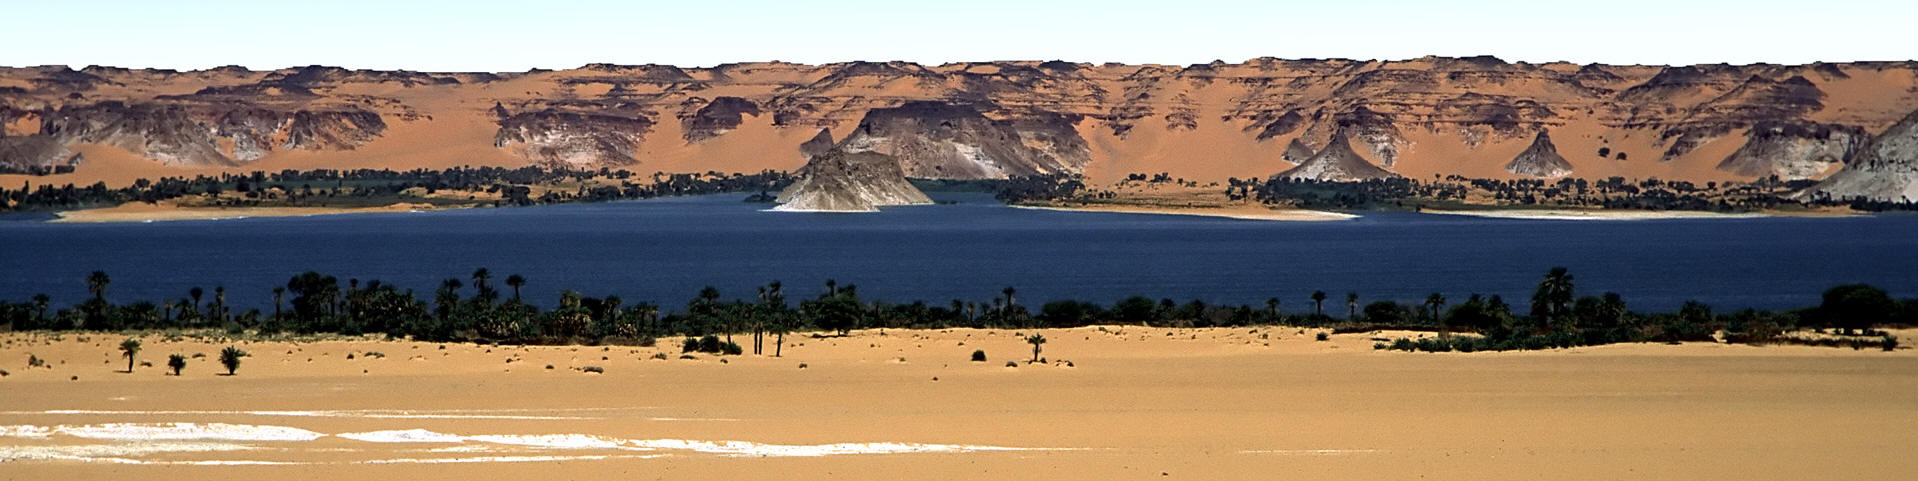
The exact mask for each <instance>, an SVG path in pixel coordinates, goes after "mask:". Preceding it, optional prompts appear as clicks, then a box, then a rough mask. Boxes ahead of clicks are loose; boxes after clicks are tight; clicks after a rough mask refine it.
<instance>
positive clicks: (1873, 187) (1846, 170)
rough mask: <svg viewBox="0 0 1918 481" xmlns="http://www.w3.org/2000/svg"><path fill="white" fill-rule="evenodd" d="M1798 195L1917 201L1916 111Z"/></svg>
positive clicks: (1917, 136) (1917, 139) (1917, 151)
mask: <svg viewBox="0 0 1918 481" xmlns="http://www.w3.org/2000/svg"><path fill="white" fill-rule="evenodd" d="M1799 195H1800V196H1802V197H1826V198H1832V199H1856V198H1865V199H1870V200H1876V201H1890V202H1912V201H1918V111H1914V112H1912V113H1911V114H1910V115H1906V116H1905V118H1904V120H1901V121H1899V122H1898V123H1897V124H1896V125H1893V126H1892V127H1891V128H1890V129H1886V130H1885V131H1884V133H1881V134H1878V136H1877V137H1873V138H1872V139H1871V141H1870V142H1869V143H1866V144H1865V145H1864V146H1863V147H1861V148H1860V149H1859V150H1858V155H1857V156H1856V157H1855V158H1853V159H1852V161H1851V162H1850V163H1847V164H1845V166H1844V167H1843V168H1841V169H1839V170H1838V172H1837V173H1834V174H1832V175H1831V177H1828V178H1826V179H1825V180H1824V181H1822V182H1819V183H1818V184H1817V185H1814V186H1812V187H1810V188H1808V189H1806V190H1805V191H1804V192H1801V193H1800V194H1799Z"/></svg>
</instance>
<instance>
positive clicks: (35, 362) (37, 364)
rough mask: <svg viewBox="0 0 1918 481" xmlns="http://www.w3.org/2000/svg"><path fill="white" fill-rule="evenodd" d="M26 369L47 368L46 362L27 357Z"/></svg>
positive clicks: (31, 356)
mask: <svg viewBox="0 0 1918 481" xmlns="http://www.w3.org/2000/svg"><path fill="white" fill-rule="evenodd" d="M27 367H47V360H46V359H41V358H40V356H35V355H32V354H28V355H27Z"/></svg>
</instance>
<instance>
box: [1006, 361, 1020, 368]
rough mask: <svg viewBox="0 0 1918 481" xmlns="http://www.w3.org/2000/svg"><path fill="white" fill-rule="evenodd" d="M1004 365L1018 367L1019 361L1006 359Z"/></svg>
mask: <svg viewBox="0 0 1918 481" xmlns="http://www.w3.org/2000/svg"><path fill="white" fill-rule="evenodd" d="M1006 367H1019V363H1016V362H1012V361H1006Z"/></svg>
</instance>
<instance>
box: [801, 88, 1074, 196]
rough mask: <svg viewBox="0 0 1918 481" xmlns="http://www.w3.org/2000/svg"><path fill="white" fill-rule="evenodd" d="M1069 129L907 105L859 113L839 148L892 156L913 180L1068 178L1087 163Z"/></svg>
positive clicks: (944, 106)
mask: <svg viewBox="0 0 1918 481" xmlns="http://www.w3.org/2000/svg"><path fill="white" fill-rule="evenodd" d="M1075 124H1076V122H1075V121H1074V120H1073V119H1072V118H1070V117H1067V116H1061V115H1040V116H1032V117H1024V118H1014V119H1006V120H992V119H988V118H986V116H985V115H983V114H981V113H980V112H979V111H978V110H977V109H975V108H974V107H972V106H970V105H963V104H951V103H946V102H909V103H906V104H905V105H901V106H899V107H894V108H882V109H873V110H872V111H870V112H867V113H866V116H865V118H864V119H862V120H860V121H859V127H858V128H857V129H854V130H853V133H852V135H851V136H850V137H847V138H846V140H844V141H841V142H840V143H839V148H840V149H843V150H846V151H847V152H879V153H883V154H887V155H890V156H893V157H895V158H897V159H899V162H900V164H901V167H902V168H903V169H904V170H905V172H906V175H907V176H910V177H916V178H926V179H989V178H1006V177H1008V176H1023V175H1034V174H1070V173H1078V172H1080V171H1081V170H1083V169H1084V168H1085V164H1086V162H1087V161H1088V160H1090V151H1089V149H1088V148H1087V147H1086V142H1085V139H1084V138H1082V137H1080V136H1079V133H1078V131H1077V130H1076V129H1075V128H1074V125H1075Z"/></svg>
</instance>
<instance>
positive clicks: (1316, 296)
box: [1312, 291, 1325, 316]
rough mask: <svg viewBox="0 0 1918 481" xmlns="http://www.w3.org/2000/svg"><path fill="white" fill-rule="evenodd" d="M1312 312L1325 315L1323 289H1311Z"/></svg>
mask: <svg viewBox="0 0 1918 481" xmlns="http://www.w3.org/2000/svg"><path fill="white" fill-rule="evenodd" d="M1312 313H1313V314H1318V315H1321V316H1323V315H1325V291H1312Z"/></svg>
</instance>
